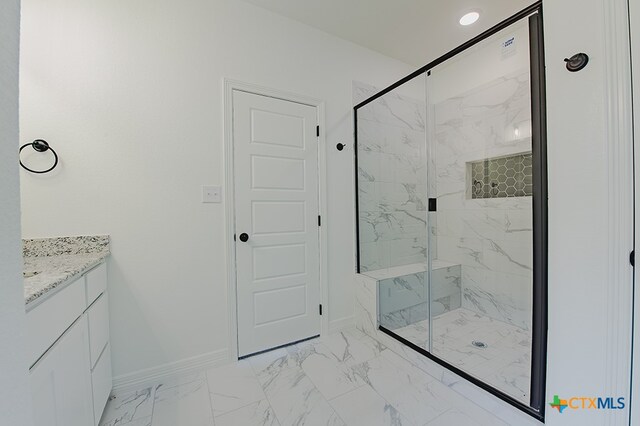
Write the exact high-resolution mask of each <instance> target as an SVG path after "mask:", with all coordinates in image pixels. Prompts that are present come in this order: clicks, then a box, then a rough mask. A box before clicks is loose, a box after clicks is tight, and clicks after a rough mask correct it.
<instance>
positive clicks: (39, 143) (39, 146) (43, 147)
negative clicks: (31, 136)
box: [19, 139, 58, 174]
mask: <svg viewBox="0 0 640 426" xmlns="http://www.w3.org/2000/svg"><path fill="white" fill-rule="evenodd" d="M28 146H31V147H33V149H35V150H36V151H38V152H46V151H51V152H52V153H53V157H54V160H55V161H54V162H53V166H51V167H50V168H48V169H47V170H32V169H30V168H28V167H27V166H25V165H24V164H22V159H20V165H21V166H22V168H23V169H25V170H28V171H30V172H31V173H40V174H42V173H49V172H50V171H51V170H53V169H55V168H56V166H57V165H58V154H56V152H55V151H54V150H53V148H51V147H50V146H49V143H48V142H47V141H45V140H43V139H36V140H34V141H33V142H31V143H26V144H24V145H22V146H21V147H20V151H19V152H20V153H22V150H23V149H25V148H26V147H28Z"/></svg>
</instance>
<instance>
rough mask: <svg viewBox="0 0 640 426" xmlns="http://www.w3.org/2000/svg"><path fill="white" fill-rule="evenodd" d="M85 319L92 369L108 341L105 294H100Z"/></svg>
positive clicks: (106, 296) (106, 299)
mask: <svg viewBox="0 0 640 426" xmlns="http://www.w3.org/2000/svg"><path fill="white" fill-rule="evenodd" d="M87 317H88V318H89V344H90V353H91V368H93V367H94V366H95V365H96V362H98V358H99V357H100V354H101V353H102V350H103V349H104V347H105V345H106V344H107V342H108V341H109V298H108V294H107V293H106V292H105V293H102V295H101V296H100V297H98V300H96V301H95V303H94V304H93V305H91V307H90V308H89V309H88V310H87Z"/></svg>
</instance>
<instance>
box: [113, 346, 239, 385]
mask: <svg viewBox="0 0 640 426" xmlns="http://www.w3.org/2000/svg"><path fill="white" fill-rule="evenodd" d="M229 362H231V360H230V359H229V350H228V349H227V348H224V349H220V350H217V351H213V352H209V353H206V354H202V355H197V356H194V357H191V358H185V359H181V360H179V361H175V362H170V363H167V364H163V365H158V366H156V367H150V368H145V369H143V370H138V371H134V372H133V373H128V374H122V375H120V376H117V377H114V378H113V392H114V393H118V392H120V393H121V392H123V391H127V390H129V389H140V388H143V387H145V386H146V385H152V384H154V383H156V382H158V381H159V380H161V379H165V378H169V377H173V376H178V375H180V374H185V373H191V372H195V371H200V370H204V369H207V368H213V367H218V366H220V365H224V364H227V363H229Z"/></svg>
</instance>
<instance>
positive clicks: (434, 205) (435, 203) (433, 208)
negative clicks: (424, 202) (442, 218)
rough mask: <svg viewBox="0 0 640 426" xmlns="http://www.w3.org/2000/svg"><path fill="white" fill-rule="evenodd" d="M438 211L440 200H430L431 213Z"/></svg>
mask: <svg viewBox="0 0 640 426" xmlns="http://www.w3.org/2000/svg"><path fill="white" fill-rule="evenodd" d="M437 210H438V200H437V199H436V198H429V211H430V212H435V211H437Z"/></svg>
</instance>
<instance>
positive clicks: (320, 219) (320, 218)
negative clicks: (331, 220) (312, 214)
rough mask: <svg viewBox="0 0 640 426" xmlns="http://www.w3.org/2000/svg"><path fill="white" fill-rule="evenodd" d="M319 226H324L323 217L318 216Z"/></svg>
mask: <svg viewBox="0 0 640 426" xmlns="http://www.w3.org/2000/svg"><path fill="white" fill-rule="evenodd" d="M318 226H322V216H320V215H318Z"/></svg>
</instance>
